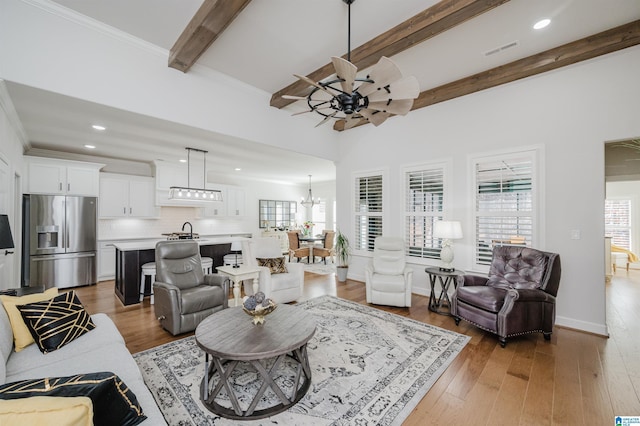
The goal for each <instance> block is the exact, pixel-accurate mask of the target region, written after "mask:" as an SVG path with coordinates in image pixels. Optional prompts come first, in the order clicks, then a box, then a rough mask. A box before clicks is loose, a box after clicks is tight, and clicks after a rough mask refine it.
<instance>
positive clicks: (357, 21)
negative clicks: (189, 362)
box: [7, 0, 640, 183]
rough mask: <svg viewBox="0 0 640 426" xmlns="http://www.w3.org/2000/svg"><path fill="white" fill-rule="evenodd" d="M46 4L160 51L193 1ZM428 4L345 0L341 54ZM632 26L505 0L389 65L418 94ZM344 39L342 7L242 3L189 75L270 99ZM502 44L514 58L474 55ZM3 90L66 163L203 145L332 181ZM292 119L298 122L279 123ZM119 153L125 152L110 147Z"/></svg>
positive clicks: (286, 158) (573, 7) (603, 10)
mask: <svg viewBox="0 0 640 426" xmlns="http://www.w3.org/2000/svg"><path fill="white" fill-rule="evenodd" d="M56 3H58V4H60V5H62V6H65V7H67V8H70V9H73V10H75V11H77V12H78V13H80V14H83V15H86V16H88V17H90V18H92V19H94V20H96V21H98V22H101V23H103V24H106V25H109V26H112V27H114V28H116V29H119V30H121V31H124V32H126V33H129V34H131V35H133V36H135V37H138V38H140V39H143V40H145V41H147V42H149V43H152V44H154V45H157V46H159V47H161V48H163V49H167V50H168V49H170V48H171V47H172V45H173V43H174V42H175V41H176V40H177V38H178V36H179V35H180V33H181V32H182V30H183V29H184V27H185V26H186V25H187V23H188V22H189V20H190V19H191V17H192V16H193V14H194V13H195V12H196V10H197V9H198V8H199V6H200V5H201V4H202V0H136V1H131V0H110V1H104V0H102V1H100V0H57V1H56ZM435 3H436V1H434V0H402V1H389V0H360V1H356V2H355V3H354V4H353V5H352V6H351V12H352V27H351V28H352V30H351V31H352V44H351V45H352V48H355V47H357V46H359V45H360V44H362V43H364V42H366V41H368V40H370V39H371V38H373V37H374V36H376V35H378V34H380V33H382V32H384V31H386V30H388V29H390V28H392V27H394V26H395V25H397V24H399V23H401V22H403V21H405V20H407V19H408V18H410V17H411V16H413V15H415V14H417V13H418V12H420V11H421V10H424V9H426V8H428V7H430V6H432V5H433V4H435ZM149 11H152V12H151V13H150V12H149ZM541 18H550V19H551V20H552V22H551V25H549V26H548V27H547V28H545V29H543V30H538V31H536V30H533V29H532V25H533V24H534V23H535V22H536V21H538V20H539V19H541ZM637 19H640V0H535V1H534V0H511V1H509V2H507V3H506V4H504V5H501V6H498V7H497V8H495V9H493V10H492V11H489V12H487V13H485V14H483V15H481V16H479V17H477V18H474V19H472V20H470V21H468V22H466V23H464V24H461V25H459V26H458V27H456V28H454V29H452V30H449V31H447V32H446V33H444V34H441V35H438V36H436V37H434V38H433V39H431V40H427V41H426V42H423V43H421V44H419V45H417V46H415V47H412V48H411V49H409V50H406V51H405V52H402V53H400V54H398V55H396V56H395V57H394V58H393V59H394V61H395V62H396V63H397V64H398V65H399V66H400V68H401V69H402V71H403V73H404V74H405V75H415V76H416V77H417V79H418V81H419V83H420V89H421V90H427V89H430V88H433V87H436V86H439V85H441V84H444V83H447V82H450V81H453V80H456V79H459V78H462V77H465V76H469V75H472V74H474V73H477V72H480V71H484V70H487V69H490V68H493V67H496V66H499V65H503V64H506V63H509V62H511V61H514V60H516V59H520V58H523V57H526V56H529V55H532V54H535V53H538V52H541V51H544V50H547V49H550V48H552V47H556V46H559V45H561V44H564V43H567V42H570V41H573V40H577V39H580V38H583V37H585V36H587V35H590V34H595V33H597V32H600V31H603V30H606V29H609V28H612V27H615V26H618V25H621V24H624V23H627V22H631V21H634V20H637ZM346 33H347V6H346V4H345V3H343V1H342V0H295V1H293V0H253V1H252V2H251V3H249V5H248V6H247V7H246V8H245V9H244V10H243V11H242V12H241V13H240V15H239V16H238V17H237V18H236V19H235V20H234V21H233V22H232V23H231V25H230V26H229V27H228V28H227V29H226V31H225V32H224V33H222V35H221V36H220V37H219V38H218V39H217V40H216V41H215V42H214V43H213V45H212V46H211V47H210V48H209V49H208V51H207V52H205V54H204V55H203V56H202V57H201V58H200V59H199V61H198V64H199V65H204V66H207V67H210V68H212V69H215V70H217V71H220V72H222V73H225V74H228V75H230V76H232V77H234V78H236V79H239V80H241V81H243V82H246V83H248V84H250V85H252V86H255V87H257V88H260V89H262V90H264V91H267V92H269V93H273V92H275V91H277V90H279V89H282V88H283V87H285V86H287V85H288V84H290V83H292V82H294V77H293V76H292V74H293V73H297V74H308V73H310V72H311V71H314V70H315V69H317V68H319V67H320V66H322V65H324V64H326V63H328V62H329V58H330V57H331V56H339V55H342V54H344V53H346V50H347V49H346V45H347V34H346ZM514 41H516V42H517V46H516V47H513V48H510V49H507V50H504V51H502V52H500V53H497V54H494V55H491V56H485V52H487V51H490V50H492V49H494V48H496V47H500V46H503V45H505V44H508V43H511V42H514ZM187 75H188V73H187ZM7 86H8V90H9V94H10V96H11V99H12V100H13V102H14V105H15V107H16V110H17V112H18V115H19V117H20V119H21V121H22V123H23V126H24V128H25V130H26V133H27V135H28V138H29V139H30V141H31V143H32V146H33V147H34V148H43V149H54V150H60V151H67V152H75V153H78V152H81V151H82V148H81V146H82V144H84V143H94V144H95V145H97V146H98V148H97V149H96V150H95V154H96V155H101V156H105V157H113V158H122V159H129V160H136V161H149V160H153V159H156V158H163V159H168V158H171V157H172V156H173V157H175V155H176V152H177V151H176V150H177V149H184V147H185V146H194V147H197V146H202V143H201V142H202V141H205V140H206V145H207V146H209V147H212V146H213V148H210V152H211V154H209V157H210V158H208V159H207V161H208V162H214V161H215V162H219V164H218V165H219V166H220V167H223V166H225V167H242V168H243V169H245V170H247V171H249V170H251V171H252V173H255V174H259V175H260V176H263V177H275V176H279V177H280V178H282V177H283V173H284V172H283V171H284V170H289V171H290V173H289V176H287V179H289V180H290V181H295V182H298V183H304V182H306V180H307V179H308V178H307V174H310V173H311V174H313V175H314V180H316V179H317V180H319V181H322V180H331V179H333V177H334V176H335V167H334V165H333V163H331V162H329V161H326V160H319V159H311V158H308V157H306V156H300V155H299V154H295V153H291V152H285V151H282V150H278V149H273V148H272V147H265V146H263V145H261V144H258V143H252V142H249V141H241V140H229V139H228V138H226V137H222V136H220V135H215V134H211V133H209V132H204V131H202V130H198V129H193V128H188V127H186V126H182V125H177V124H175V123H169V122H166V121H161V120H157V119H153V118H150V117H144V116H140V115H136V114H131V113H128V112H125V111H119V110H115V109H113V108H107V107H104V106H101V105H96V104H91V103H88V102H85V101H80V100H77V99H71V98H67V97H63V96H60V95H56V94H53V93H48V92H44V91H41V90H37V89H33V88H29V87H23V86H20V85H16V84H12V83H10V82H8V84H7ZM299 110H302V108H301V107H300V108H299ZM62 111H63V112H62ZM296 119H300V117H292V118H291V120H296ZM87 120H92V121H96V122H98V121H101V120H104V121H105V122H109V123H112V124H110V129H109V131H107V132H104V133H100V134H99V133H96V132H94V131H92V130H91V129H87V128H86V126H84V123H86V122H87ZM383 125H384V124H383ZM310 131H312V126H310ZM122 144H125V146H127V149H126V150H123V149H121V148H119V147H121V146H123V145H122ZM105 147H109V148H105ZM111 147H112V148H111ZM84 153H86V152H84ZM285 164H286V167H284V165H285ZM292 165H293V166H292ZM292 167H293V169H292Z"/></svg>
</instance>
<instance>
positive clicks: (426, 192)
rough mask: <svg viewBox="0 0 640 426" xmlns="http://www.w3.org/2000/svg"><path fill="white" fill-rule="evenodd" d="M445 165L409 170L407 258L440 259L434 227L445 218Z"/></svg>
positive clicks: (406, 229)
mask: <svg viewBox="0 0 640 426" xmlns="http://www.w3.org/2000/svg"><path fill="white" fill-rule="evenodd" d="M444 177H445V165H444V164H443V163H440V164H432V165H423V166H418V167H413V168H411V169H405V172H404V190H405V206H404V210H405V244H406V246H405V249H406V253H407V256H410V257H417V258H428V259H438V258H439V257H440V249H441V245H440V239H439V238H434V236H433V226H434V223H435V222H436V221H439V220H442V219H443V216H444V187H445V182H444V179H445V178H444Z"/></svg>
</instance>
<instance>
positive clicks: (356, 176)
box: [351, 168, 389, 256]
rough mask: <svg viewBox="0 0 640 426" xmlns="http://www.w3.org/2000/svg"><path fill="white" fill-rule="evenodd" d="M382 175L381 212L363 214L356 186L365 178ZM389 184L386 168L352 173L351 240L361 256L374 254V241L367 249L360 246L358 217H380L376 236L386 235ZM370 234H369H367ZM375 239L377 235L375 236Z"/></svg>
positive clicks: (352, 246)
mask: <svg viewBox="0 0 640 426" xmlns="http://www.w3.org/2000/svg"><path fill="white" fill-rule="evenodd" d="M377 176H380V178H381V180H382V181H381V197H382V199H381V203H380V205H381V209H382V211H380V212H369V214H362V213H363V212H359V211H358V210H357V209H356V208H357V206H356V196H357V194H356V187H357V186H358V182H359V180H360V179H363V178H373V177H377ZM388 185H389V171H388V169H386V168H383V169H373V170H368V171H360V172H354V173H352V178H351V220H352V224H353V228H352V229H353V233H352V242H351V250H352V253H353V254H354V255H360V256H371V255H372V254H373V242H371V243H370V247H368V248H367V249H363V248H361V246H360V244H359V243H360V242H359V241H357V235H358V234H359V233H358V232H357V231H358V226H359V224H358V217H359V216H366V217H379V218H380V234H379V235H376V236H382V235H384V229H385V228H384V227H385V222H386V223H388V222H389V218H388V215H389V207H388V195H387V194H388V193H389V191H388ZM367 235H369V234H367ZM374 240H375V237H374Z"/></svg>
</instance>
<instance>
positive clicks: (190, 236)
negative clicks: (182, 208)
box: [182, 222, 193, 240]
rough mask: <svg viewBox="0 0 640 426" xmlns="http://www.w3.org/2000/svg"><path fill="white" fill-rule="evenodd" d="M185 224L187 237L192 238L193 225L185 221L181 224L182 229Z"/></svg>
mask: <svg viewBox="0 0 640 426" xmlns="http://www.w3.org/2000/svg"><path fill="white" fill-rule="evenodd" d="M186 225H189V238H190V239H192V240H193V225H191V222H185V223H183V224H182V231H184V227H185V226H186Z"/></svg>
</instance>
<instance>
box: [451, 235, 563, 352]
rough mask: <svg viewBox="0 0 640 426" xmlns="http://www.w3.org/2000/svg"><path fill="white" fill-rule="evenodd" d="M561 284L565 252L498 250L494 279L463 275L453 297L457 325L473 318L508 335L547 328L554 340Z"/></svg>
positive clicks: (479, 324)
mask: <svg viewBox="0 0 640 426" xmlns="http://www.w3.org/2000/svg"><path fill="white" fill-rule="evenodd" d="M559 286H560V256H559V255H558V254H556V253H549V252H545V251H540V250H535V249H531V248H526V247H516V246H501V247H496V248H494V249H493V259H492V261H491V269H490V270H489V276H488V277H480V276H477V275H461V276H459V277H458V288H457V290H456V291H455V293H454V294H453V297H452V298H451V314H452V315H453V316H454V317H455V321H456V324H459V323H460V320H461V319H463V320H465V321H468V322H470V323H471V324H474V325H476V326H477V327H480V328H482V329H484V330H487V331H490V332H492V333H495V334H497V335H498V340H499V341H500V345H501V346H502V347H504V346H505V345H506V342H507V338H508V337H512V336H518V335H521V334H526V333H535V332H541V333H543V335H544V338H545V340H549V339H550V338H551V333H552V331H553V325H554V323H555V319H556V295H557V294H558V287H559Z"/></svg>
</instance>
